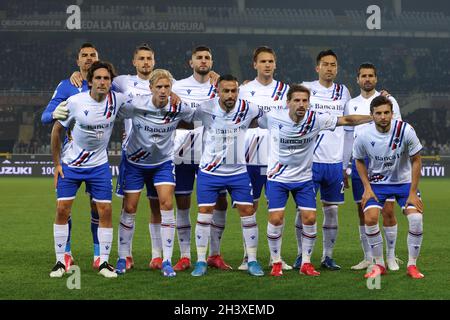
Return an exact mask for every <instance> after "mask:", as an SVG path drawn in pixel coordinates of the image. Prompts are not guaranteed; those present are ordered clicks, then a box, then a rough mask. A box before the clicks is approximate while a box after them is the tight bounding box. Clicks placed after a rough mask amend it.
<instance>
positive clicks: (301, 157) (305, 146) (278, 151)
mask: <svg viewBox="0 0 450 320" xmlns="http://www.w3.org/2000/svg"><path fill="white" fill-rule="evenodd" d="M258 123H259V125H260V127H262V128H267V129H268V131H269V137H270V139H271V143H270V147H269V166H268V168H267V179H268V180H271V181H278V182H291V183H292V182H304V181H307V180H312V159H313V157H312V155H313V153H314V147H315V142H316V138H317V136H318V135H319V133H320V132H321V131H322V130H334V129H335V128H336V124H337V117H336V116H333V115H330V114H328V113H318V112H314V111H311V110H308V112H307V113H306V114H305V116H304V118H303V119H302V120H301V121H300V122H299V123H296V122H294V121H293V120H292V119H291V118H290V117H289V109H282V110H272V111H270V112H267V113H265V114H264V115H263V116H262V117H261V118H259V119H258Z"/></svg>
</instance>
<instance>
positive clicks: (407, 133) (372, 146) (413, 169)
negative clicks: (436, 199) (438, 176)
mask: <svg viewBox="0 0 450 320" xmlns="http://www.w3.org/2000/svg"><path fill="white" fill-rule="evenodd" d="M370 113H371V115H372V116H373V119H374V123H371V124H370V125H367V126H365V127H364V128H363V129H362V130H361V131H360V132H359V134H358V136H357V137H356V140H355V144H354V146H353V156H354V158H355V159H356V168H357V170H358V173H359V176H360V177H361V181H362V183H363V185H364V193H363V196H362V200H361V204H362V207H363V208H364V220H365V229H366V236H367V240H368V242H369V245H370V247H371V248H372V256H373V258H374V260H375V265H374V266H373V267H372V268H371V270H369V271H368V272H367V273H366V274H365V277H366V278H375V277H377V276H379V275H382V274H385V273H386V266H385V263H384V259H383V239H382V237H381V233H380V229H379V226H378V217H379V215H380V210H381V209H382V208H383V205H384V202H385V201H386V199H388V198H389V197H395V199H396V201H397V202H398V204H399V205H400V206H401V207H402V209H403V213H404V214H405V215H406V217H407V218H408V222H409V232H408V238H407V243H408V254H409V260H408V267H407V274H408V275H409V276H410V277H412V278H414V279H420V278H423V277H424V275H423V274H422V273H420V271H419V270H418V269H417V267H416V260H417V257H418V255H419V252H420V247H421V244H422V230H423V223H422V215H423V203H422V200H421V199H420V195H419V193H418V185H419V178H420V172H421V167H422V160H421V157H420V151H421V149H422V145H421V144H420V141H419V139H418V137H417V135H416V133H415V131H414V129H413V128H412V127H411V126H410V125H409V124H407V123H406V122H402V121H399V120H395V121H393V120H392V116H393V111H392V102H391V101H390V100H389V99H387V98H386V97H383V96H378V97H376V98H374V99H373V100H372V102H371V103H370ZM366 157H368V158H369V164H368V166H367V167H366V164H365V162H364V159H365V158H366Z"/></svg>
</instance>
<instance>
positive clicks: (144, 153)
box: [119, 96, 194, 167]
mask: <svg viewBox="0 0 450 320" xmlns="http://www.w3.org/2000/svg"><path fill="white" fill-rule="evenodd" d="M193 115H194V110H193V109H191V107H190V106H189V105H188V104H187V103H184V102H180V103H179V104H178V105H176V104H171V103H170V100H169V103H168V104H167V105H166V106H164V107H162V108H157V107H155V106H154V105H153V103H152V98H151V97H150V96H140V97H134V98H130V99H129V100H128V101H127V103H126V104H125V105H124V106H123V107H122V109H121V111H120V115H119V116H120V117H123V118H131V120H132V125H133V129H132V130H131V134H130V135H129V136H128V137H127V141H126V143H125V145H126V149H125V154H126V158H127V160H128V161H129V162H131V163H133V164H136V165H139V166H147V167H150V166H155V165H158V164H161V163H163V162H166V161H168V160H173V150H174V149H173V147H174V142H173V141H174V133H175V129H176V127H177V125H178V123H179V122H180V121H181V120H184V121H186V122H191V121H192V116H193Z"/></svg>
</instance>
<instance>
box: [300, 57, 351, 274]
mask: <svg viewBox="0 0 450 320" xmlns="http://www.w3.org/2000/svg"><path fill="white" fill-rule="evenodd" d="M337 70H338V61H337V56H336V54H335V53H334V52H333V51H332V50H326V51H321V52H319V54H318V55H317V58H316V72H317V74H318V75H319V80H316V81H313V82H304V83H303V85H304V86H306V87H307V88H308V89H309V90H310V91H311V93H312V95H311V99H310V103H311V110H312V111H317V112H329V113H331V114H332V115H334V116H337V117H340V116H343V115H344V107H345V104H346V103H347V101H348V100H349V99H350V98H351V97H350V93H349V91H348V89H347V87H346V86H345V85H343V84H338V83H335V82H334V80H335V79H336V75H337ZM343 144H344V130H343V128H341V127H340V128H336V130H334V131H323V132H321V133H320V135H319V136H318V137H317V141H316V146H315V147H314V158H313V180H314V184H315V190H316V191H318V190H320V200H321V202H322V209H323V215H324V218H323V225H322V230H323V253H322V263H321V266H322V267H323V268H326V269H328V270H340V269H341V267H340V266H339V265H337V264H336V262H335V261H334V259H333V248H334V245H335V243H336V237H337V230H338V205H339V204H342V203H344V181H343V179H344V177H343V175H342V150H343ZM296 220H297V222H298V223H296V225H295V227H296V235H297V243H298V256H297V259H296V261H295V263H294V268H298V267H300V265H301V259H302V256H301V234H302V230H301V228H302V227H301V223H300V218H299V216H298V215H297V219H296Z"/></svg>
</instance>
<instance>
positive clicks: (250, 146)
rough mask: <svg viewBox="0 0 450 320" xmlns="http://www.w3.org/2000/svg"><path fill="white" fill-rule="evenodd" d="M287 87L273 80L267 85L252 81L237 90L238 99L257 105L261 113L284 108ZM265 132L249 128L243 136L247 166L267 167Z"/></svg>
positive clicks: (266, 139)
mask: <svg viewBox="0 0 450 320" xmlns="http://www.w3.org/2000/svg"><path fill="white" fill-rule="evenodd" d="M288 90H289V86H288V85H287V84H285V83H283V82H281V81H276V80H273V81H272V82H271V83H270V84H268V85H263V84H261V83H260V82H259V81H258V80H256V79H255V80H253V81H250V82H248V83H247V84H245V85H242V86H240V88H239V98H241V99H244V100H247V101H250V102H252V103H254V104H255V105H257V107H258V108H259V109H260V110H262V111H263V112H267V111H269V110H270V109H282V108H286V94H287V91H288ZM268 140H269V139H268V136H267V130H266V129H261V128H250V129H248V130H247V133H246V136H245V159H246V161H247V164H249V165H261V166H267V154H268Z"/></svg>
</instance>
